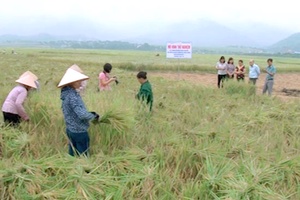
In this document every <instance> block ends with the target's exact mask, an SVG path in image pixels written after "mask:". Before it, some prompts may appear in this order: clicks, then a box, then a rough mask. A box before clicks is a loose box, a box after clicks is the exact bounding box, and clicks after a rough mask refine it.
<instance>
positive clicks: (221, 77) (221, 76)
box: [218, 74, 226, 88]
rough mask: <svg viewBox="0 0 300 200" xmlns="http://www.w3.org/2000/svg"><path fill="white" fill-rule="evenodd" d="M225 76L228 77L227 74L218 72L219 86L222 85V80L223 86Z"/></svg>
mask: <svg viewBox="0 0 300 200" xmlns="http://www.w3.org/2000/svg"><path fill="white" fill-rule="evenodd" d="M225 78H226V74H224V75H221V74H218V88H220V87H221V82H222V87H223V83H224V80H225Z"/></svg>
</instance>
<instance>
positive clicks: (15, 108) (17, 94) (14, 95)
mask: <svg viewBox="0 0 300 200" xmlns="http://www.w3.org/2000/svg"><path fill="white" fill-rule="evenodd" d="M26 98H27V90H26V88H25V87H24V86H22V85H18V86H16V87H14V88H13V89H12V90H11V91H10V93H9V94H8V96H7V97H6V99H5V101H4V103H3V105H2V111H3V112H6V113H12V114H17V115H19V116H20V117H21V118H22V119H23V120H28V119H29V117H28V115H27V113H26V111H25V109H24V107H23V104H24V101H25V100H26Z"/></svg>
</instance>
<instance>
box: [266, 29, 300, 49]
mask: <svg viewBox="0 0 300 200" xmlns="http://www.w3.org/2000/svg"><path fill="white" fill-rule="evenodd" d="M269 49H270V50H271V51H273V52H282V53H294V52H300V33H295V34H293V35H291V36H289V37H287V38H285V39H283V40H281V41H279V42H277V43H276V44H274V45H272V46H270V48H269Z"/></svg>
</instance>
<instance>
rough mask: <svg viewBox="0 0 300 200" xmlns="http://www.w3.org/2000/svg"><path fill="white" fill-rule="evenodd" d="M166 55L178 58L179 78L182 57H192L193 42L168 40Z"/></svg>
mask: <svg viewBox="0 0 300 200" xmlns="http://www.w3.org/2000/svg"><path fill="white" fill-rule="evenodd" d="M166 57H167V58H171V59H177V60H178V78H179V75H180V74H179V70H180V66H179V64H180V59H191V58H192V44H191V43H190V42H175V43H171V42H168V43H167V46H166Z"/></svg>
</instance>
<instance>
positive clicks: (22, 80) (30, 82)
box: [16, 75, 37, 89]
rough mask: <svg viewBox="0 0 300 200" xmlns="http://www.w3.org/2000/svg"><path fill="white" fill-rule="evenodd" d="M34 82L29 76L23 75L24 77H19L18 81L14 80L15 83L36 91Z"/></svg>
mask: <svg viewBox="0 0 300 200" xmlns="http://www.w3.org/2000/svg"><path fill="white" fill-rule="evenodd" d="M34 81H35V80H34V77H33V76H31V75H25V76H22V77H20V78H19V79H18V80H16V82H17V83H20V84H23V85H27V86H29V87H32V88H35V89H36V88H37V87H36V84H35V82H34Z"/></svg>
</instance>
